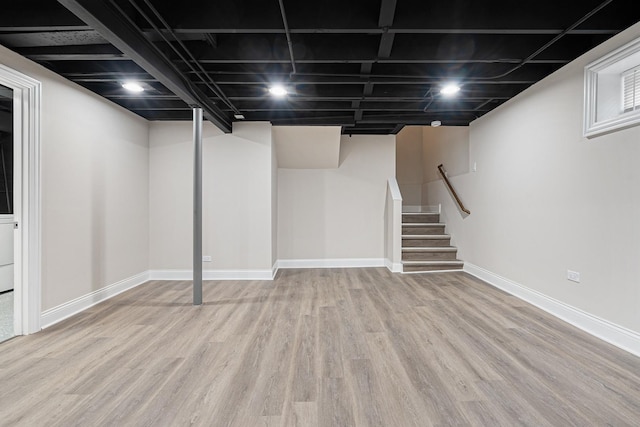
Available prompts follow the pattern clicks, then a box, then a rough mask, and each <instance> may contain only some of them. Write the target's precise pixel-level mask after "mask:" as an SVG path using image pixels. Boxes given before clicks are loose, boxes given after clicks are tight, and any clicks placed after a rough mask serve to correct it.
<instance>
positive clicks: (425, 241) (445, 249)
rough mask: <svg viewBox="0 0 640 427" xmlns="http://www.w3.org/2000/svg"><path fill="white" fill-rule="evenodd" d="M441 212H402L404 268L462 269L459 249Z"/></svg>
mask: <svg viewBox="0 0 640 427" xmlns="http://www.w3.org/2000/svg"><path fill="white" fill-rule="evenodd" d="M439 221H440V214H437V213H424V212H420V213H403V214H402V268H403V271H404V272H405V273H406V272H433V271H451V270H461V269H462V266H463V265H464V262H463V261H460V260H459V259H456V255H457V252H458V250H457V249H456V248H455V247H453V246H451V236H449V235H447V234H445V232H444V227H445V225H444V224H442V223H440V222H439Z"/></svg>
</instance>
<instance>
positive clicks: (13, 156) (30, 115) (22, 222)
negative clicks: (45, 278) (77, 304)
mask: <svg viewBox="0 0 640 427" xmlns="http://www.w3.org/2000/svg"><path fill="white" fill-rule="evenodd" d="M0 88H1V91H2V98H3V100H2V101H0V105H1V108H0V116H4V117H7V115H8V113H9V112H11V114H10V115H9V117H10V119H9V123H10V124H11V126H12V135H11V136H10V137H7V135H5V134H6V133H7V132H6V130H7V129H8V128H9V125H8V124H7V119H6V118H5V119H2V118H0V128H2V129H5V131H3V134H2V136H3V142H2V148H3V150H2V152H0V175H3V176H2V179H3V180H2V181H0V188H2V189H3V190H4V189H5V188H8V189H9V190H8V191H7V192H8V194H6V193H5V192H3V191H2V190H0V200H2V201H0V207H1V208H3V209H4V210H5V211H7V212H10V213H5V214H0V215H2V218H4V220H3V223H4V224H0V225H6V226H7V229H6V231H7V232H8V234H9V236H10V237H6V236H5V235H4V234H1V235H0V251H2V250H4V249H2V248H3V247H2V246H1V245H2V243H5V245H6V246H4V248H8V247H9V246H11V245H10V244H9V245H7V240H10V239H11V238H12V239H13V245H12V246H13V248H12V249H13V250H12V251H11V250H9V254H8V255H7V257H6V258H9V260H10V261H11V257H12V258H13V259H12V261H13V262H12V263H11V262H9V263H5V261H2V264H4V265H8V264H12V267H11V268H9V270H10V269H12V270H13V272H12V273H13V274H12V275H11V276H10V277H11V279H12V280H11V283H10V284H9V286H12V287H13V291H12V297H13V305H12V306H13V334H11V335H26V334H31V333H34V332H37V331H39V330H40V321H41V319H40V317H41V309H40V271H41V268H40V240H41V237H40V236H41V234H40V97H41V93H42V89H41V83H40V82H39V81H37V80H35V79H33V78H32V77H29V76H27V75H25V74H23V73H21V72H19V71H16V70H14V69H11V68H9V67H7V66H5V65H3V64H0ZM6 98H8V99H9V100H6ZM7 139H8V141H7V142H4V141H6V140H7ZM2 156H4V160H5V162H4V168H3V167H2V162H1V160H2ZM11 160H12V161H13V162H12V163H10V162H11ZM5 173H6V175H7V177H6V179H5V178H4V175H5ZM7 196H9V197H7ZM0 260H2V254H0ZM9 324H11V322H9ZM9 329H11V326H9ZM10 332H11V330H10Z"/></svg>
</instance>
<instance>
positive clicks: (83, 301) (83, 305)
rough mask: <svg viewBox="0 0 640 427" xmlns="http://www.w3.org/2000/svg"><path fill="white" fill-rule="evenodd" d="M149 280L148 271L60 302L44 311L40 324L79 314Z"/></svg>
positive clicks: (48, 323)
mask: <svg viewBox="0 0 640 427" xmlns="http://www.w3.org/2000/svg"><path fill="white" fill-rule="evenodd" d="M148 281H149V272H148V271H145V272H142V273H140V274H136V275H135V276H131V277H128V278H126V279H123V280H120V281H119V282H116V283H113V284H111V285H108V286H105V287H104V288H101V289H98V290H96V291H93V292H91V293H88V294H86V295H83V296H81V297H78V298H76V299H74V300H71V301H68V302H66V303H64V304H60V305H59V306H57V307H53V308H50V309H48V310H45V311H43V312H42V314H41V316H40V324H41V326H42V328H47V327H49V326H52V325H54V324H56V323H58V322H60V321H62V320H64V319H66V318H68V317H71V316H73V315H74V314H78V313H80V312H82V311H84V310H86V309H88V308H90V307H93V306H94V305H96V304H99V303H101V302H103V301H106V300H108V299H109V298H113V297H114V296H116V295H118V294H121V293H122V292H125V291H128V290H129V289H133V288H135V287H136V286H139V285H142V284H143V283H146V282H148Z"/></svg>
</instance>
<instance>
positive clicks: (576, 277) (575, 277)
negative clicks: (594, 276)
mask: <svg viewBox="0 0 640 427" xmlns="http://www.w3.org/2000/svg"><path fill="white" fill-rule="evenodd" d="M567 279H568V280H571V281H572V282H576V283H580V273H578V272H577V271H571V270H567Z"/></svg>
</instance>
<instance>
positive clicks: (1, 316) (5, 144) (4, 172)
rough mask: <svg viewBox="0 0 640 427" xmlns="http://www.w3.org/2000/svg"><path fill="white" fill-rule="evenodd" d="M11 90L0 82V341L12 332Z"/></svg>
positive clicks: (12, 179)
mask: <svg viewBox="0 0 640 427" xmlns="http://www.w3.org/2000/svg"><path fill="white" fill-rule="evenodd" d="M13 146H14V139H13V90H12V89H10V88H8V87H6V86H2V85H0V342H2V341H5V340H7V339H9V338H12V337H13V336H14V335H15V325H14V275H13V261H14V241H13V235H14V218H13V213H14V212H13V206H14V199H13V182H14V178H13V171H14V167H13V161H14V155H13V152H14V148H13Z"/></svg>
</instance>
